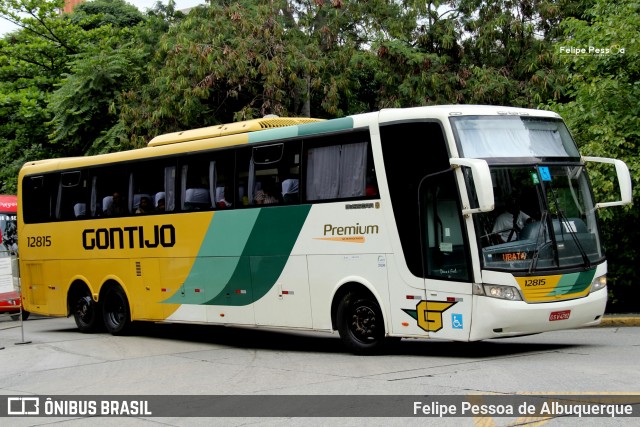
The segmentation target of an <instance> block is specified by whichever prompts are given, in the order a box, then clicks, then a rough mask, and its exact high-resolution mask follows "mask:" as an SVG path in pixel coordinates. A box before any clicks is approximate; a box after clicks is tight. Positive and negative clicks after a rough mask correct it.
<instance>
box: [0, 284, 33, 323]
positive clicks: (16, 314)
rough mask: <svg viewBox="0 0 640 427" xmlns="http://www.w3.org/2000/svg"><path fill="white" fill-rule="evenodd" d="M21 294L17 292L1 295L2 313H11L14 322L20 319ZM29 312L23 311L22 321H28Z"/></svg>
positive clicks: (0, 311) (0, 308)
mask: <svg viewBox="0 0 640 427" xmlns="http://www.w3.org/2000/svg"><path fill="white" fill-rule="evenodd" d="M20 305H21V300H20V294H19V293H18V292H16V291H11V292H5V293H2V294H0V313H1V314H4V313H10V314H11V318H12V319H13V320H18V319H19V318H20ZM28 317H29V312H28V311H24V310H23V311H22V320H27V318H28Z"/></svg>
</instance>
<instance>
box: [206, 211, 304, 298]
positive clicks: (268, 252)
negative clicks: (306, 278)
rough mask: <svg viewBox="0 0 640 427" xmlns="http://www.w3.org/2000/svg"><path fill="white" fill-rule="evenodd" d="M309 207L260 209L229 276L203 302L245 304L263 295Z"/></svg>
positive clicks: (287, 252)
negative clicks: (222, 284)
mask: <svg viewBox="0 0 640 427" xmlns="http://www.w3.org/2000/svg"><path fill="white" fill-rule="evenodd" d="M310 210H311V206H310V205H306V206H286V207H272V208H264V209H260V215H259V216H258V218H257V221H256V222H255V224H254V227H253V229H252V230H251V236H250V237H249V241H248V242H247V245H246V246H245V250H244V252H243V256H242V258H241V262H239V263H238V266H237V268H236V271H235V272H234V275H233V277H231V279H230V280H229V283H228V284H227V286H225V288H224V289H223V290H222V292H220V293H219V294H218V295H217V296H216V297H214V298H212V299H211V300H209V301H208V302H206V304H209V305H233V306H239V305H247V304H250V303H252V302H254V301H257V300H259V299H260V298H262V297H263V296H265V295H266V294H267V292H269V290H270V289H271V288H272V287H273V286H274V285H275V283H276V280H277V279H278V277H280V275H281V274H282V270H283V269H284V267H285V265H286V263H287V260H288V259H289V256H290V254H291V251H292V250H293V246H294V245H295V243H296V241H297V240H298V236H299V235H300V230H302V226H303V225H304V223H305V221H306V219H307V216H308V214H309V211H310ZM242 291H245V292H246V293H242Z"/></svg>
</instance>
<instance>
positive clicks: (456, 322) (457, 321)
mask: <svg viewBox="0 0 640 427" xmlns="http://www.w3.org/2000/svg"><path fill="white" fill-rule="evenodd" d="M451 326H452V327H453V329H462V328H463V324H462V314H459V313H451Z"/></svg>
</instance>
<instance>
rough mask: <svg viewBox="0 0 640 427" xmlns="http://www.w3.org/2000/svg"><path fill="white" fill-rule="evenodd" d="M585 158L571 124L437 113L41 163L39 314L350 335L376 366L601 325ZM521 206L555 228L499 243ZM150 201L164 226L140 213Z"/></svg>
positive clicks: (27, 232)
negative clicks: (416, 342) (504, 213)
mask: <svg viewBox="0 0 640 427" xmlns="http://www.w3.org/2000/svg"><path fill="white" fill-rule="evenodd" d="M584 160H585V159H583V158H581V157H580V154H579V153H578V150H577V147H576V145H575V143H574V142H573V140H572V139H571V137H570V135H569V132H568V131H567V129H566V127H565V125H564V123H563V122H562V120H561V119H560V117H559V116H558V115H557V114H555V113H552V112H547V111H537V110H525V109H518V108H509V107H488V106H437V107H436V106H434V107H420V108H411V109H391V110H382V111H379V112H374V113H368V114H362V115H355V116H350V117H346V118H342V119H335V120H328V121H315V120H313V119H285V118H265V119H258V120H253V121H249V122H241V123H233V124H228V125H222V126H214V127H209V128H203V129H195V130H190V131H184V132H176V133H173V134H167V135H161V136H158V137H156V138H154V139H153V140H152V141H151V142H150V143H149V145H148V147H146V148H143V149H139V150H132V151H127V152H120V153H114V154H109V155H100V156H94V157H82V158H70V159H53V160H43V161H37V162H31V163H28V164H26V165H25V166H24V167H23V168H22V170H21V172H20V177H19V197H20V201H21V203H20V204H19V210H18V221H19V238H20V250H21V257H20V262H21V272H22V280H23V298H24V303H25V306H26V307H27V309H28V310H29V311H33V312H36V313H41V314H46V315H54V316H67V315H71V314H73V315H74V317H75V320H76V324H77V325H78V327H79V329H80V330H82V331H87V332H88V331H92V330H94V329H96V328H98V327H101V326H102V325H104V326H106V329H107V330H108V331H109V332H111V333H114V334H121V333H124V332H126V330H127V328H128V327H129V325H130V323H131V322H132V321H138V320H148V321H168V322H187V323H216V324H226V325H244V326H254V327H262V326H265V327H281V328H294V329H312V330H323V331H335V330H337V331H339V333H340V336H341V338H342V339H343V341H344V342H345V344H346V345H347V347H348V348H350V349H351V350H352V351H354V352H358V353H360V352H362V353H364V352H368V351H373V350H376V349H377V348H379V347H380V346H381V345H382V344H383V343H384V341H385V338H387V337H421V338H424V337H434V338H444V339H451V340H459V341H475V340H482V339H488V338H498V337H505V336H517V335H527V334H532V333H538V332H543V331H548V330H555V329H566V328H575V327H582V326H588V325H594V324H597V323H599V322H600V319H601V317H602V315H603V313H604V309H605V304H606V299H607V292H606V261H605V258H604V254H603V252H602V248H601V243H600V237H599V231H598V227H597V221H596V216H595V209H596V208H598V207H601V206H603V205H596V204H595V203H594V201H593V196H592V193H591V190H590V186H589V182H588V178H587V174H586V171H585V168H584ZM590 160H593V161H599V162H605V163H606V162H608V163H611V164H613V165H615V168H616V171H617V174H618V180H619V186H620V191H621V200H620V201H615V202H610V203H609V204H608V205H616V204H625V203H630V201H631V184H630V183H631V180H630V176H629V172H628V169H627V168H626V166H625V165H624V163H622V162H620V161H617V160H610V159H596V158H592V159H590ZM285 183H286V184H287V185H285ZM515 191H519V192H520V194H521V195H522V196H525V197H526V200H527V201H528V202H529V205H528V206H527V208H528V209H530V212H531V214H530V216H531V217H532V218H534V219H535V220H536V221H535V223H532V228H531V230H528V231H527V233H525V230H519V231H518V235H519V236H520V235H522V239H520V237H519V238H518V240H516V241H510V242H506V243H496V242H495V241H493V240H492V239H491V234H493V230H492V227H491V226H490V225H489V223H490V222H491V221H494V220H495V218H494V217H495V216H496V215H497V214H498V213H500V210H501V209H502V206H503V204H505V201H506V200H507V197H510V196H511V195H513V194H514V192H515ZM261 192H262V193H267V194H268V195H269V197H265V196H264V194H261ZM145 198H146V199H148V200H152V201H154V202H153V205H154V206H155V210H154V211H153V212H151V213H148V214H144V215H140V214H136V212H140V210H139V205H140V201H141V200H143V199H145ZM266 200H269V201H271V202H275V203H271V204H264V202H265V201H266ZM161 201H162V202H163V204H161V203H160V202H161ZM160 206H162V208H160ZM533 226H536V227H537V228H535V229H534V228H533Z"/></svg>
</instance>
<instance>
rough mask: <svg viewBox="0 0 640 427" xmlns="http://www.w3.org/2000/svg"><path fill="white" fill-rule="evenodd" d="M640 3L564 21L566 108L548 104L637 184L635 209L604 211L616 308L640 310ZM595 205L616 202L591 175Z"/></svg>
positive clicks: (583, 144) (587, 146)
mask: <svg viewBox="0 0 640 427" xmlns="http://www.w3.org/2000/svg"><path fill="white" fill-rule="evenodd" d="M638 28H640V5H639V4H638V3H637V2H635V1H632V0H623V1H620V2H617V3H610V2H606V1H603V0H596V1H594V2H593V6H592V7H590V8H589V9H587V10H586V12H585V14H584V15H583V16H582V17H579V18H576V17H574V18H570V19H567V20H565V21H563V23H562V29H563V31H564V34H565V38H564V40H562V41H561V42H559V43H558V44H557V46H556V48H555V53H556V56H557V57H558V58H559V60H561V61H562V62H563V63H564V64H565V65H566V67H567V69H568V72H569V73H570V78H569V84H568V91H567V95H568V96H569V97H570V98H571V101H570V102H567V103H565V104H559V103H551V104H550V108H552V109H553V110H555V111H557V112H559V113H560V114H561V115H562V116H563V117H564V118H565V119H566V121H567V123H568V125H569V127H570V129H571V130H572V132H573V134H574V137H575V138H576V140H577V142H578V144H579V146H580V148H581V151H582V153H584V154H585V155H591V156H603V157H613V158H617V159H621V160H624V161H625V162H626V163H627V165H628V166H629V168H630V171H631V176H632V180H633V197H634V202H635V205H636V206H634V207H626V208H612V209H607V210H602V211H600V217H601V220H602V221H601V228H602V231H603V235H604V239H605V245H606V249H607V258H608V259H609V270H610V273H609V277H608V283H609V286H610V289H611V290H612V298H611V300H610V302H611V304H612V306H611V307H610V309H611V310H616V311H628V310H638V309H640V303H638V301H640V291H639V290H638V286H637V284H638V282H639V281H640V271H639V270H638V269H637V265H636V264H637V259H636V254H635V252H634V251H633V249H632V248H634V247H635V245H636V244H637V242H638V241H640V211H639V210H638V208H637V203H638V202H640V158H639V157H638V152H640V102H638V100H639V99H640V83H639V82H640V38H638ZM590 172H591V176H592V181H593V183H594V188H595V189H596V199H598V200H600V201H605V200H607V199H608V198H610V197H615V195H616V194H619V193H617V189H616V188H614V186H613V182H612V179H611V176H610V175H608V174H607V171H605V170H602V169H599V168H598V169H594V170H591V171H590Z"/></svg>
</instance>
